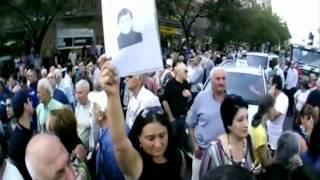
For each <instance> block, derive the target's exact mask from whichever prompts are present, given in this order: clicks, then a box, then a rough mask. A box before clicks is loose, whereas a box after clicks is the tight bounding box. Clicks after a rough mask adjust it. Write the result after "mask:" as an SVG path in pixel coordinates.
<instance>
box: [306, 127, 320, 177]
mask: <svg viewBox="0 0 320 180" xmlns="http://www.w3.org/2000/svg"><path fill="white" fill-rule="evenodd" d="M302 161H303V163H304V164H305V165H309V166H312V167H313V168H314V169H315V170H316V171H317V172H320V122H318V123H316V124H315V126H314V128H313V130H312V133H311V135H310V138H309V144H308V151H307V152H305V153H304V154H303V155H302Z"/></svg>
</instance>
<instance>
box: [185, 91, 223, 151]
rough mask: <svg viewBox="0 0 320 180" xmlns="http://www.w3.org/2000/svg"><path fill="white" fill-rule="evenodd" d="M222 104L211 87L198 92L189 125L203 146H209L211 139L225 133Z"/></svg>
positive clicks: (189, 113) (188, 121) (187, 121)
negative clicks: (221, 110) (221, 111)
mask: <svg viewBox="0 0 320 180" xmlns="http://www.w3.org/2000/svg"><path fill="white" fill-rule="evenodd" d="M220 106H221V103H220V102H219V101H217V100H216V99H215V98H214V96H213V93H212V89H211V88H209V89H207V90H205V91H201V92H200V93H199V94H198V96H197V97H196V98H195V100H194V102H193V105H192V106H191V109H190V110H189V112H188V116H187V119H186V123H187V126H188V127H189V128H193V129H194V135H195V139H196V142H197V143H198V145H199V146H200V147H202V148H207V147H208V145H209V144H210V142H211V141H213V140H215V139H216V138H217V137H218V136H219V135H220V134H223V133H225V130H224V126H223V122H222V119H221V114H220Z"/></svg>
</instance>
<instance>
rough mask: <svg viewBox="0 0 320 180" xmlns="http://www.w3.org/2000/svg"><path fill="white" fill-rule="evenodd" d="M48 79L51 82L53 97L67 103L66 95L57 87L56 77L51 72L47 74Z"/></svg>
mask: <svg viewBox="0 0 320 180" xmlns="http://www.w3.org/2000/svg"><path fill="white" fill-rule="evenodd" d="M48 80H49V82H50V84H51V87H52V89H53V99H55V100H57V101H59V102H61V103H62V104H64V105H69V101H68V98H67V96H66V95H65V94H64V92H63V91H61V90H60V89H58V88H57V81H56V77H55V76H54V74H53V73H49V74H48Z"/></svg>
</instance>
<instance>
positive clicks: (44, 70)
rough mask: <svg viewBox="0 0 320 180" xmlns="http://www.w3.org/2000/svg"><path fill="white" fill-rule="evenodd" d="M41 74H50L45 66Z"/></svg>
mask: <svg viewBox="0 0 320 180" xmlns="http://www.w3.org/2000/svg"><path fill="white" fill-rule="evenodd" d="M41 75H42V76H44V75H48V71H47V69H45V68H43V69H42V70H41Z"/></svg>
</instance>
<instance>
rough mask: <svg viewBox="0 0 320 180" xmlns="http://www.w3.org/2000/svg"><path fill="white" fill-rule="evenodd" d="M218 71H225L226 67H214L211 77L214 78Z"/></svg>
mask: <svg viewBox="0 0 320 180" xmlns="http://www.w3.org/2000/svg"><path fill="white" fill-rule="evenodd" d="M217 71H224V69H223V68H222V67H214V68H213V69H212V70H211V72H210V78H211V80H212V78H213V75H214V74H215V73H216V72H217Z"/></svg>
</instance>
